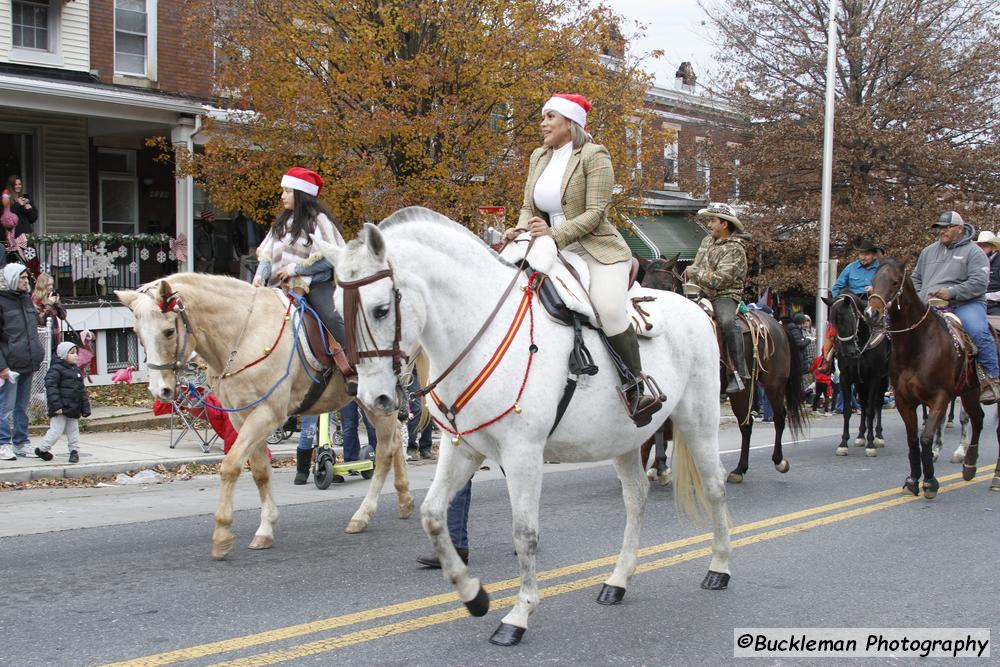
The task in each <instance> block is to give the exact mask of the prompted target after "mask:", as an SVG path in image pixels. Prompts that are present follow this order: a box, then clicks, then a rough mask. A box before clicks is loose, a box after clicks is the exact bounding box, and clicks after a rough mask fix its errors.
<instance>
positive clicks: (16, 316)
mask: <svg viewBox="0 0 1000 667" xmlns="http://www.w3.org/2000/svg"><path fill="white" fill-rule="evenodd" d="M3 278H4V281H6V283H7V288H6V289H3V290H2V291H0V380H2V381H3V386H0V460H2V461H14V460H16V458H17V457H18V456H28V453H29V452H30V451H31V449H30V446H31V441H30V440H29V438H28V402H29V401H30V400H31V377H32V375H34V374H35V371H37V370H38V369H39V368H41V366H42V361H43V360H44V359H45V350H44V348H43V346H42V341H41V339H39V338H38V312H37V311H36V310H35V306H34V305H33V304H32V303H31V294H30V292H29V290H28V270H27V269H26V268H25V267H24V265H23V264H17V263H12V264H8V265H7V266H5V267H3ZM12 372H13V375H12ZM15 378H16V379H15ZM12 418H13V430H12V429H11V419H12Z"/></svg>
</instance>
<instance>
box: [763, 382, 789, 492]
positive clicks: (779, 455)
mask: <svg viewBox="0 0 1000 667" xmlns="http://www.w3.org/2000/svg"><path fill="white" fill-rule="evenodd" d="M779 387H780V388H779V389H778V390H776V391H774V392H773V393H774V395H775V398H776V399H777V402H778V404H780V405H781V409H780V410H777V409H775V410H774V449H773V450H772V452H771V462H772V463H773V464H774V469H775V470H777V471H778V472H780V473H782V474H784V473H786V472H788V470H789V468H791V465H789V463H788V460H787V459H785V455H784V452H783V450H782V448H781V436H782V435H784V433H785V422H786V420H787V419H788V412H787V411H786V410H785V396H784V394H783V387H781V385H779ZM768 400H771V397H770V396H768ZM772 405H773V403H772Z"/></svg>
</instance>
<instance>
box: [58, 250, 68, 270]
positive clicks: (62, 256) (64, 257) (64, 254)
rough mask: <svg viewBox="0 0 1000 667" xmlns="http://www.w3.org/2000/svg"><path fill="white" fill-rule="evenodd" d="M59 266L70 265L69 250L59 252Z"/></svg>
mask: <svg viewBox="0 0 1000 667" xmlns="http://www.w3.org/2000/svg"><path fill="white" fill-rule="evenodd" d="M59 264H61V265H62V266H65V265H66V264H69V250H66V249H65V248H63V249H62V250H60V251H59Z"/></svg>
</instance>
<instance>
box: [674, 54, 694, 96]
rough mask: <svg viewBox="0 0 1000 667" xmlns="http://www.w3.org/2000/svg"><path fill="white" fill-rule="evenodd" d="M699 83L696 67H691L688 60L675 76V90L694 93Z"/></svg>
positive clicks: (682, 64)
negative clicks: (695, 71)
mask: <svg viewBox="0 0 1000 667" xmlns="http://www.w3.org/2000/svg"><path fill="white" fill-rule="evenodd" d="M697 81H698V77H697V76H696V75H695V73H694V67H692V66H691V63H689V62H688V61H686V60H685V61H684V62H682V63H681V66H680V67H678V68H677V72H676V73H675V74H674V88H676V89H677V90H683V91H684V92H687V93H693V92H694V91H695V84H696V83H697Z"/></svg>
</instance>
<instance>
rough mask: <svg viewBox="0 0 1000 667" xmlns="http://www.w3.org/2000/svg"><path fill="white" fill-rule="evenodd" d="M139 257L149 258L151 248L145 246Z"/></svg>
mask: <svg viewBox="0 0 1000 667" xmlns="http://www.w3.org/2000/svg"><path fill="white" fill-rule="evenodd" d="M139 259H144V260H145V259H149V248H143V249H142V250H140V251H139Z"/></svg>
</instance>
